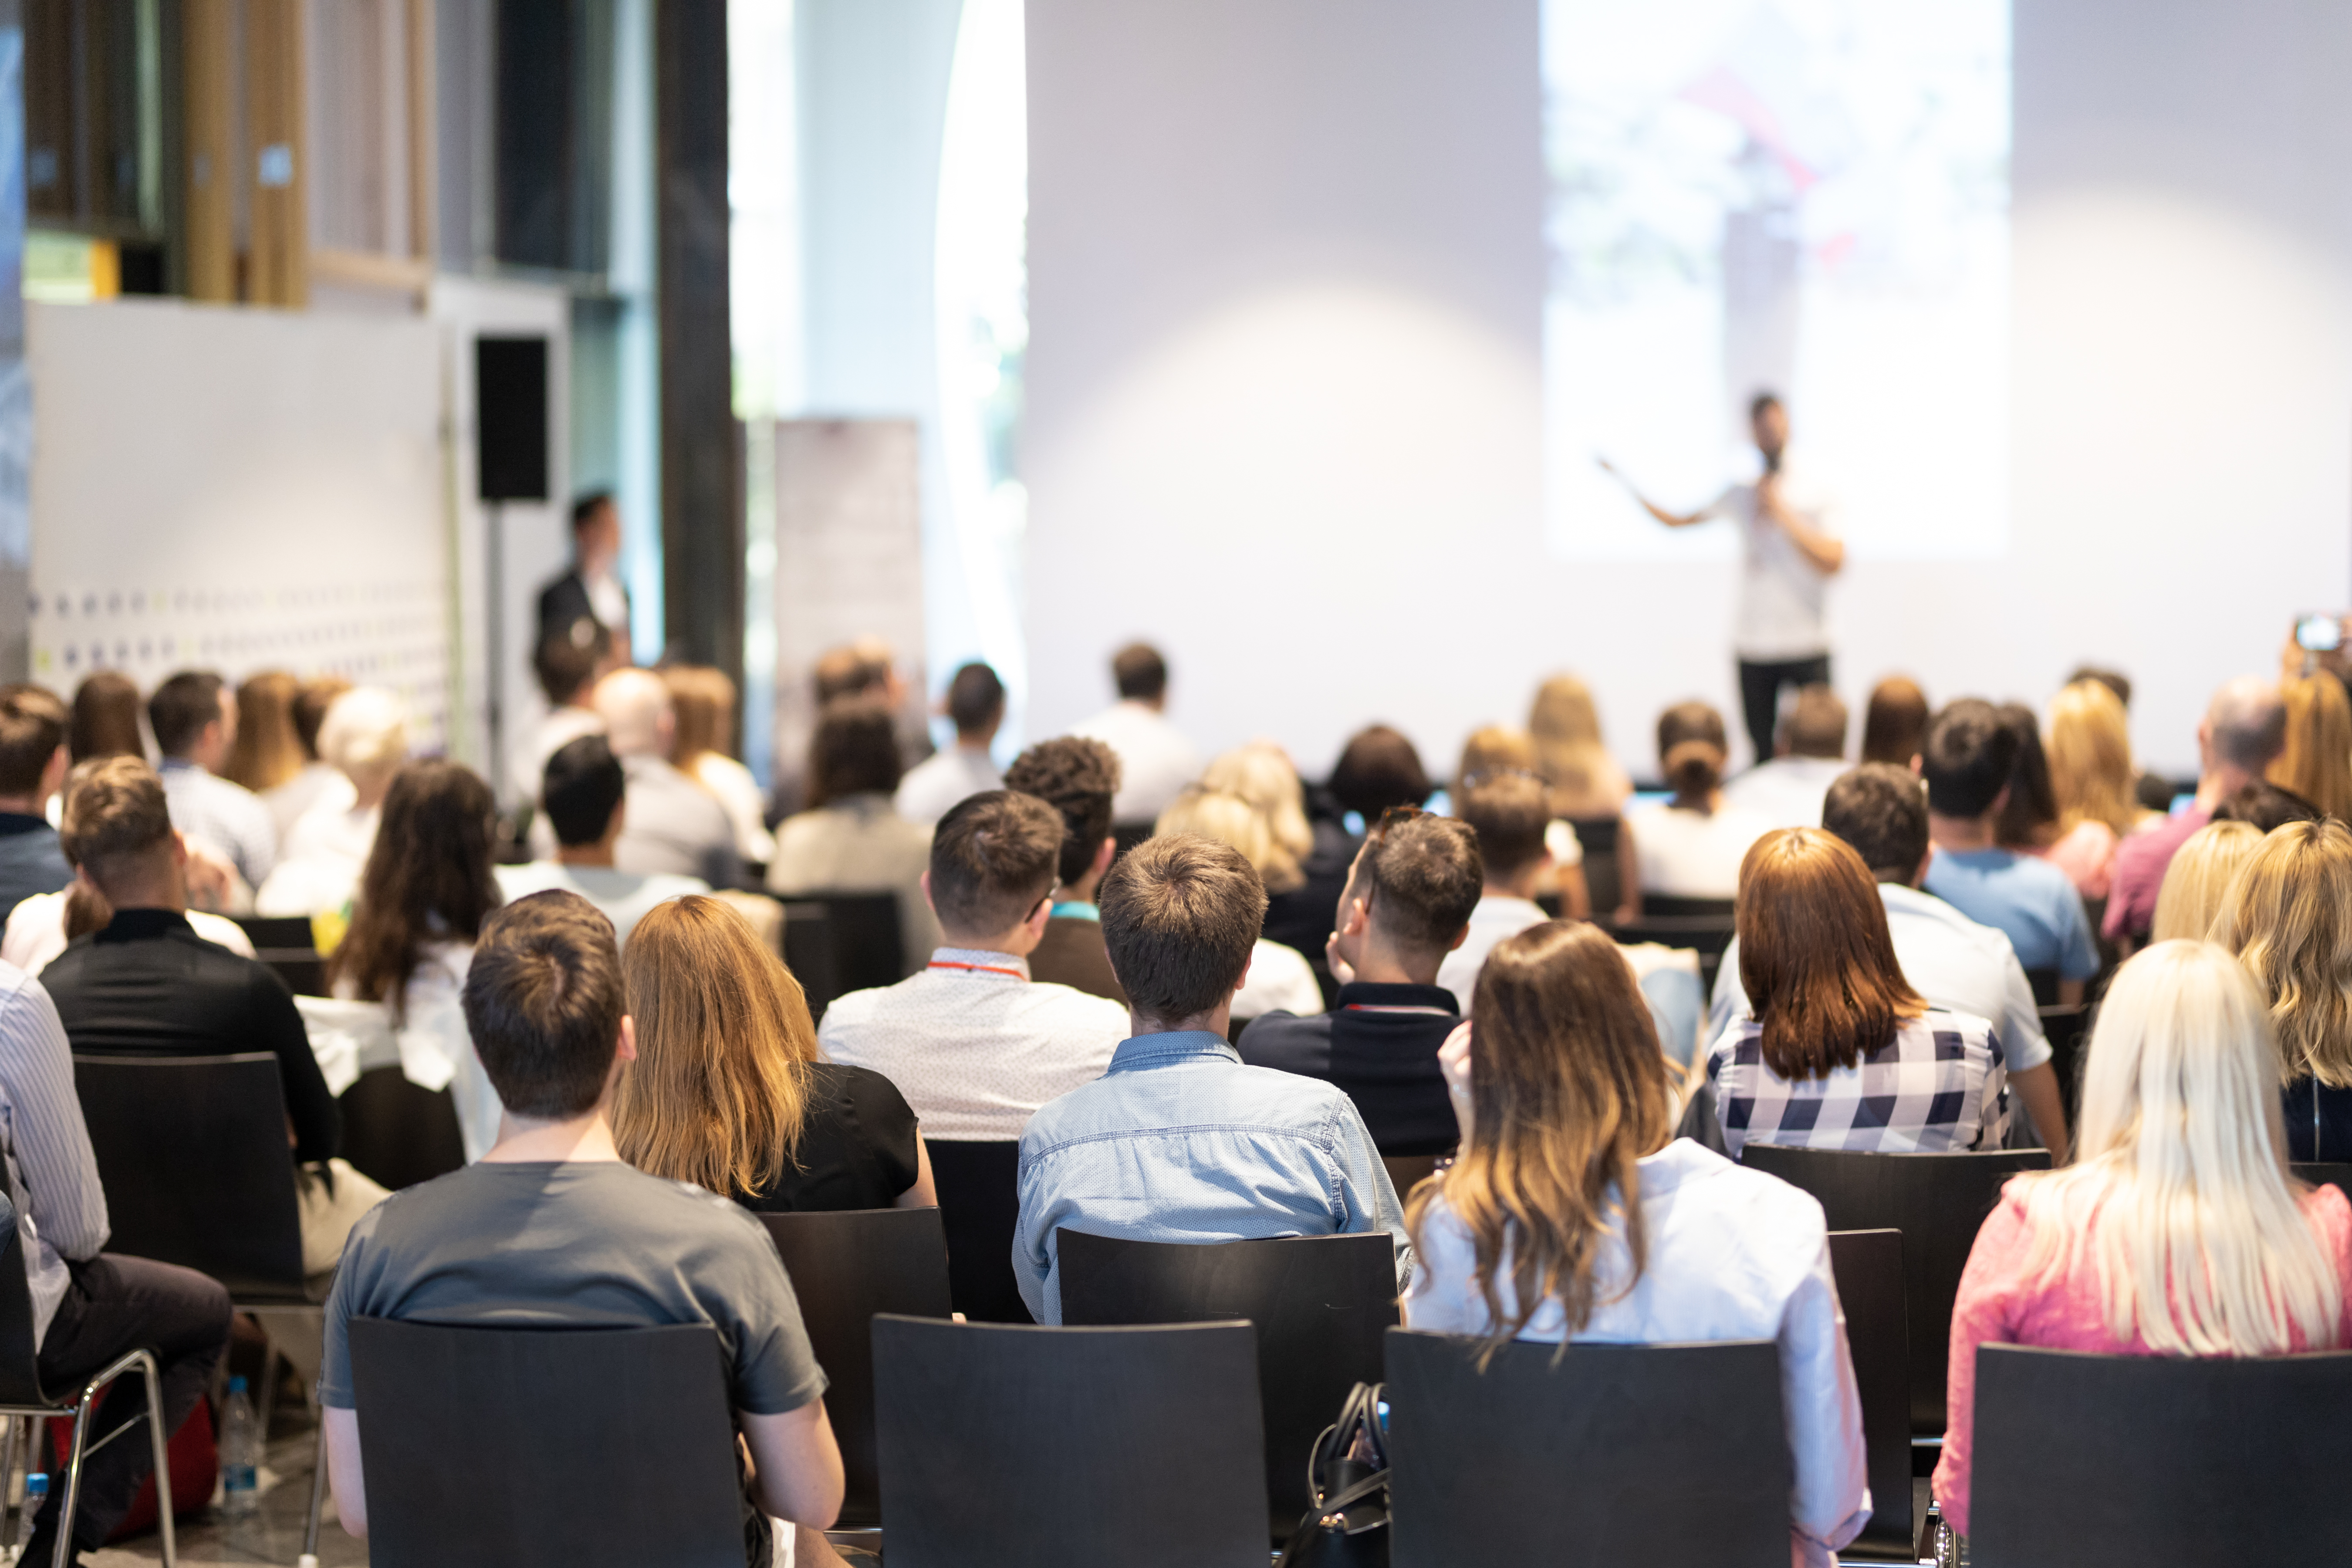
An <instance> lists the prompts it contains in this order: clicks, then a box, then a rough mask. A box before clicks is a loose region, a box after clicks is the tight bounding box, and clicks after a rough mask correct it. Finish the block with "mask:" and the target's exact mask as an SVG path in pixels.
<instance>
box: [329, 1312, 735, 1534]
mask: <svg viewBox="0 0 2352 1568" xmlns="http://www.w3.org/2000/svg"><path fill="white" fill-rule="evenodd" d="M351 1348H352V1385H353V1390H354V1393H355V1395H356V1398H355V1404H356V1405H357V1408H358V1409H359V1411H360V1412H361V1420H362V1422H363V1423H364V1426H365V1431H366V1441H365V1442H364V1444H362V1449H361V1459H360V1463H361V1467H362V1470H363V1472H364V1473H365V1476H366V1479H367V1504H368V1557H369V1561H371V1562H372V1563H374V1564H375V1565H376V1568H571V1565H572V1564H575V1563H672V1564H677V1568H742V1565H743V1547H744V1535H743V1531H744V1524H745V1521H744V1517H743V1505H742V1493H741V1490H740V1482H739V1480H738V1471H737V1468H736V1460H735V1427H734V1420H733V1417H732V1415H730V1412H729V1409H728V1405H727V1383H726V1377H725V1374H724V1367H725V1364H726V1363H725V1353H726V1352H724V1351H723V1350H722V1349H721V1348H720V1346H719V1335H718V1333H717V1331H715V1330H712V1329H710V1328H709V1327H708V1326H705V1325H702V1324H692V1325H683V1326H677V1327H668V1328H658V1329H569V1330H549V1329H474V1328H446V1327H436V1326H433V1325H429V1324H425V1323H405V1322H394V1321H389V1320H387V1319H382V1318H354V1319H353V1320H352V1324H351Z"/></svg>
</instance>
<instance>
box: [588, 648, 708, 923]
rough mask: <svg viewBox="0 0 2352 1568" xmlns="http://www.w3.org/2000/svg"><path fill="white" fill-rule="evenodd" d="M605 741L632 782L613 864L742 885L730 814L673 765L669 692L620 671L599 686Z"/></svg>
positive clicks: (653, 679) (646, 674) (647, 676)
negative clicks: (626, 812) (671, 757)
mask: <svg viewBox="0 0 2352 1568" xmlns="http://www.w3.org/2000/svg"><path fill="white" fill-rule="evenodd" d="M596 712H597V715H598V716H599V717H601V718H602V719H603V720H604V739H605V742H606V743H608V744H609V745H610V746H611V747H612V748H613V754H614V756H616V757H618V758H620V759H621V768H622V771H623V772H624V773H627V774H628V776H629V795H628V800H629V811H628V819H627V821H626V822H625V824H624V825H623V826H622V829H621V837H620V840H619V842H617V843H615V844H614V846H613V864H614V865H615V866H617V867H619V868H621V869H622V870H624V871H641V872H645V873H646V874H648V875H651V874H656V873H667V874H668V875H670V876H674V877H699V878H701V879H703V880H704V881H706V882H708V883H709V884H710V885H711V886H712V887H714V888H740V887H741V886H743V885H744V877H743V857H742V856H741V855H740V853H738V852H737V850H736V848H735V824H734V822H733V821H732V820H731V819H730V817H729V816H728V815H727V808H726V807H725V806H723V805H719V802H718V800H717V799H716V798H715V797H714V796H713V795H711V794H710V792H709V791H708V790H706V789H704V788H703V787H702V786H701V785H700V784H696V783H695V782H694V781H693V780H692V779H690V778H688V777H687V776H686V774H684V773H680V772H678V771H677V768H676V767H675V766H674V765H673V764H672V763H671V762H670V760H669V754H670V748H671V746H672V744H673V743H674V742H675V741H676V738H677V713H676V711H675V710H672V709H671V707H670V703H669V688H668V687H667V686H664V685H663V684H662V679H661V677H660V676H658V675H656V674H655V673H654V672H653V671H652V670H649V669H635V668H628V669H616V670H614V672H613V673H612V674H610V675H608V676H606V677H605V678H604V679H602V680H600V681H598V682H597V683H596Z"/></svg>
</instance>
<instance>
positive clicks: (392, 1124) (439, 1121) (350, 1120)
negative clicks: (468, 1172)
mask: <svg viewBox="0 0 2352 1568" xmlns="http://www.w3.org/2000/svg"><path fill="white" fill-rule="evenodd" d="M336 1104H337V1105H338V1106H340V1107H341V1110H342V1113H343V1142H342V1154H343V1158H344V1159H346V1160H348V1161H350V1162H351V1163H352V1168H353V1169H355V1170H357V1171H359V1172H360V1173H362V1174H363V1175H366V1176H369V1177H371V1178H373V1180H375V1181H378V1182H381V1183H383V1184H384V1185H385V1186H387V1187H390V1188H391V1189H392V1190H393V1191H394V1192H398V1191H399V1190H400V1189H401V1188H403V1187H413V1186H415V1185H416V1184H417V1183H419V1182H429V1181H431V1180H432V1179H433V1178H434V1177H436V1176H446V1175H447V1174H448V1173H450V1172H452V1171H456V1170H460V1169H462V1168H463V1167H464V1166H465V1163H466V1137H465V1134H464V1133H463V1132H461V1131H458V1127H457V1100H456V1098H455V1097H454V1096H452V1095H451V1094H450V1092H449V1091H448V1090H447V1089H420V1088H418V1087H417V1086H416V1085H415V1084H413V1083H411V1082H409V1081H408V1075H407V1074H406V1073H404V1072H403V1071H402V1070H401V1069H400V1068H398V1067H396V1066H387V1067H380V1068H368V1070H367V1071H365V1072H363V1073H362V1074H360V1076H359V1077H358V1079H356V1080H354V1081H353V1082H352V1087H351V1088H349V1089H345V1090H343V1092H342V1094H341V1097H340V1098H339V1099H338V1100H336Z"/></svg>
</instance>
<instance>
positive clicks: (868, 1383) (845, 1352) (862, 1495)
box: [760, 1209, 950, 1527]
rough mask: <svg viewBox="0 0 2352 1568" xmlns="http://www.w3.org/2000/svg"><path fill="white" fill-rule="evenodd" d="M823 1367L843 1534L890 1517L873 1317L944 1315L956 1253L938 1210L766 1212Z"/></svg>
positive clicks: (765, 1215) (769, 1225)
mask: <svg viewBox="0 0 2352 1568" xmlns="http://www.w3.org/2000/svg"><path fill="white" fill-rule="evenodd" d="M760 1218H761V1220H762V1221H763V1222H764V1223H765V1224H766V1225H767V1227H768V1234H769V1235H770V1236H772V1237H774V1238H775V1242H776V1251H777V1252H778V1253H779V1254H780V1255H781V1256H782V1258H783V1260H784V1272H785V1273H786V1274H788V1275H790V1276H791V1277H792V1281H793V1295H794V1296H796V1297H798V1298H799V1299H800V1304H801V1323H802V1325H803V1327H804V1328H806V1329H807V1330H808V1337H809V1348H810V1349H812V1350H814V1352H816V1363H817V1365H819V1366H821V1367H823V1368H824V1376H825V1384H826V1386H825V1391H824V1408H825V1414H826V1415H829V1416H831V1417H832V1419H833V1435H834V1436H835V1438H836V1439H838V1440H839V1442H840V1444H841V1463H842V1468H843V1469H844V1471H845V1472H846V1479H847V1481H848V1489H847V1491H846V1493H845V1495H844V1497H843V1499H842V1504H841V1523H842V1524H843V1526H844V1527H848V1526H852V1525H867V1524H874V1523H877V1522H879V1521H880V1520H881V1518H882V1488H881V1481H880V1479H879V1473H878V1471H877V1468H876V1461H875V1458H874V1314H875V1313H877V1312H897V1313H900V1314H903V1315H905V1316H907V1317H912V1318H944V1317H946V1316H947V1315H948V1312H949V1310H950V1308H949V1301H948V1247H947V1237H946V1235H945V1233H944V1232H943V1231H942V1230H941V1229H940V1211H939V1210H937V1209H846V1210H837V1211H834V1212H831V1213H822V1212H820V1213H811V1214H763V1215H761V1216H760Z"/></svg>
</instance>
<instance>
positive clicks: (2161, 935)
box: [2148, 822, 2263, 942]
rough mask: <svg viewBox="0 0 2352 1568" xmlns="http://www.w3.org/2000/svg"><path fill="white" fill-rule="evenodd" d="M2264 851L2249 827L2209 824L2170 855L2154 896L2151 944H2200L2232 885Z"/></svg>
mask: <svg viewBox="0 0 2352 1568" xmlns="http://www.w3.org/2000/svg"><path fill="white" fill-rule="evenodd" d="M2261 847H2263V830H2262V829H2261V828H2259V827H2256V826H2254V825H2253V824H2252V823H2251V822H2209V823H2207V824H2206V825H2205V826H2202V827H2200V828H2199V829H2198V830H2197V831H2196V832H2194V833H2192V834H2190V835H2189V837H2188V839H2187V840H2186V841H2185V842H2184V843H2183V844H2182V845H2181V846H2180V847H2179V848H2178V849H2176V850H2174V851H2173V852H2172V863H2171V864H2170V865H2168V866H2167V867H2165V868H2164V881H2163V883H2162V885H2161V886H2159V887H2158V889H2157V894H2156V923H2155V925H2154V926H2153V927H2152V928H2150V930H2149V931H2148V940H2149V941H2150V942H2203V941H2204V940H2205V939H2206V937H2207V935H2208V933H2210V931H2212V929H2213V917H2214V916H2216V915H2218V914H2220V913H2221V901H2222V900H2223V899H2224V898H2226V897H2227V896H2228V894H2229V891H2230V884H2231V882H2234V881H2236V880H2237V878H2238V873H2239V872H2241V871H2242V870H2244V869H2245V868H2246V862H2247V861H2249V860H2251V859H2252V858H2254V851H2255V850H2257V849H2260V848H2261Z"/></svg>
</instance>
